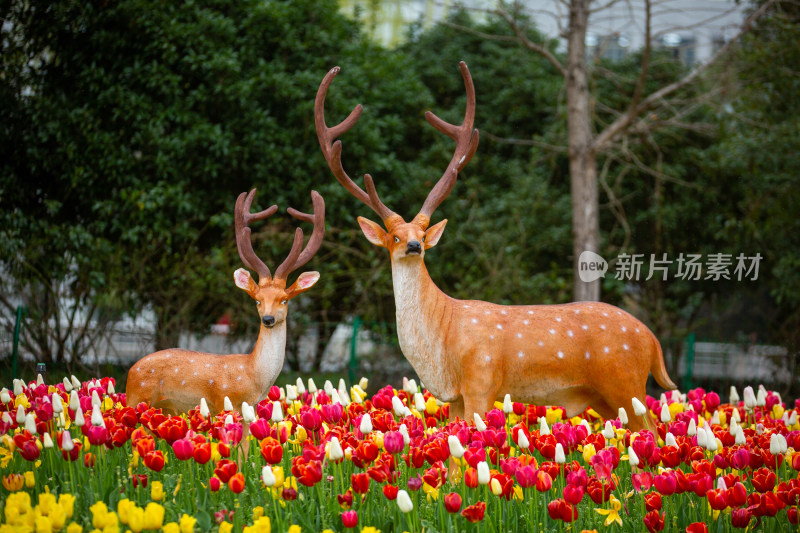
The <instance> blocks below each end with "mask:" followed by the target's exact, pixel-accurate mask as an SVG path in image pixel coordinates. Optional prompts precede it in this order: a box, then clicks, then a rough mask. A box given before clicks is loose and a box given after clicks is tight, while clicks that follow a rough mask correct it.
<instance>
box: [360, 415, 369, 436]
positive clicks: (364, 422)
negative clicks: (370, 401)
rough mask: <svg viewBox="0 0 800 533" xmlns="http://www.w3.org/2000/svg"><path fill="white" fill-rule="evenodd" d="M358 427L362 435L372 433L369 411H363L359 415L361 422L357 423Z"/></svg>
mask: <svg viewBox="0 0 800 533" xmlns="http://www.w3.org/2000/svg"><path fill="white" fill-rule="evenodd" d="M358 429H359V431H361V433H362V434H364V435H369V434H370V433H372V418H370V416H369V413H364V415H363V416H362V417H361V423H360V424H359V425H358Z"/></svg>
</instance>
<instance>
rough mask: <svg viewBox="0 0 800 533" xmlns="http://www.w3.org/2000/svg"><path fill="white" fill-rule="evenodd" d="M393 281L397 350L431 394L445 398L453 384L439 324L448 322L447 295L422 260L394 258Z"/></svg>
mask: <svg viewBox="0 0 800 533" xmlns="http://www.w3.org/2000/svg"><path fill="white" fill-rule="evenodd" d="M392 284H393V288H394V302H395V308H396V309H395V313H396V319H397V338H398V341H399V342H400V349H401V350H402V352H403V355H404V356H405V357H406V359H408V362H409V363H411V366H412V367H414V370H415V371H416V372H417V374H418V375H419V377H420V378H421V379H422V381H423V382H424V383H425V386H426V387H427V388H428V389H429V390H430V391H431V393H432V394H433V395H434V396H436V397H437V398H439V399H443V400H448V399H450V398H451V397H452V396H453V395H454V394H455V387H454V382H453V379H452V377H451V376H450V375H449V373H450V367H451V366H452V365H450V364H449V363H448V357H447V346H446V342H447V339H446V337H447V336H446V332H445V331H442V329H441V326H442V324H446V323H447V322H448V321H449V315H450V314H451V311H450V305H449V301H450V297H449V296H447V295H446V294H444V293H443V292H442V291H441V290H439V288H438V287H437V286H436V285H435V284H434V283H433V280H432V279H431V277H430V274H428V270H427V268H425V263H424V262H423V261H422V260H421V259H420V260H415V259H411V260H409V259H400V260H396V261H395V260H393V261H392Z"/></svg>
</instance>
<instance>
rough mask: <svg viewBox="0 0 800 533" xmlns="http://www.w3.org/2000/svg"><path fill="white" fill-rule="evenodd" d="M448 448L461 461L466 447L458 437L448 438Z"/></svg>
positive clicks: (451, 436)
mask: <svg viewBox="0 0 800 533" xmlns="http://www.w3.org/2000/svg"><path fill="white" fill-rule="evenodd" d="M520 435H522V433H520ZM384 442H385V441H384ZM447 446H448V447H449V448H450V455H452V456H453V457H454V458H456V459H461V458H462V457H464V447H463V446H462V445H461V441H460V440H458V437H456V436H455V435H450V436H449V437H447Z"/></svg>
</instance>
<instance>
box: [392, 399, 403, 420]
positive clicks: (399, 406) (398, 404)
mask: <svg viewBox="0 0 800 533" xmlns="http://www.w3.org/2000/svg"><path fill="white" fill-rule="evenodd" d="M392 411H394V414H395V416H403V414H404V413H405V412H406V406H405V405H403V401H402V400H401V399H400V398H398V397H397V396H392Z"/></svg>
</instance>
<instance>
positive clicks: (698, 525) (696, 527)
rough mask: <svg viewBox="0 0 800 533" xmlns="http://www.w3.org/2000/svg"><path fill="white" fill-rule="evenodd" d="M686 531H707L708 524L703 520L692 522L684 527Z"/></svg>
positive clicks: (697, 532)
mask: <svg viewBox="0 0 800 533" xmlns="http://www.w3.org/2000/svg"><path fill="white" fill-rule="evenodd" d="M686 533H708V526H707V525H705V524H704V523H703V522H693V523H691V524H689V526H688V527H687V528H686Z"/></svg>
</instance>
